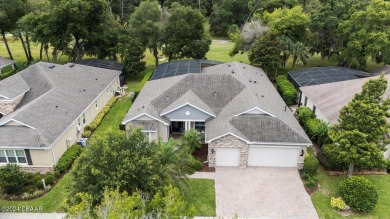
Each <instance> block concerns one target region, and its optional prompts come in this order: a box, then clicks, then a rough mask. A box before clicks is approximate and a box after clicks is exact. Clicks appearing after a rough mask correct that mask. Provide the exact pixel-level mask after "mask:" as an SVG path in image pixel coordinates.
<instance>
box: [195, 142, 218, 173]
mask: <svg viewBox="0 0 390 219" xmlns="http://www.w3.org/2000/svg"><path fill="white" fill-rule="evenodd" d="M208 153H209V146H208V144H202V147H201V148H200V149H199V150H196V151H194V153H192V155H193V156H194V157H195V158H196V159H198V160H200V161H202V162H203V169H201V170H199V172H215V168H214V167H209V163H208V162H207V155H208Z"/></svg>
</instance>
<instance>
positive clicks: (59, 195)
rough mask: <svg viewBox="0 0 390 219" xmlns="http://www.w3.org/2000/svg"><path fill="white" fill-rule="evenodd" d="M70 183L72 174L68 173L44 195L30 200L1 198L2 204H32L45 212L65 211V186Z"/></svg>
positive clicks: (0, 204) (0, 203) (0, 202)
mask: <svg viewBox="0 0 390 219" xmlns="http://www.w3.org/2000/svg"><path fill="white" fill-rule="evenodd" d="M69 183H70V175H69V173H68V174H66V175H65V176H64V177H63V178H62V179H61V180H60V181H59V182H58V183H57V185H55V186H54V187H53V188H52V190H50V191H49V192H48V193H47V194H45V195H44V196H42V197H39V198H37V199H34V200H30V201H6V200H2V199H0V207H1V206H20V207H22V206H31V207H42V211H43V212H47V213H50V212H63V208H62V204H63V200H64V197H65V187H66V186H67V185H68V184H69Z"/></svg>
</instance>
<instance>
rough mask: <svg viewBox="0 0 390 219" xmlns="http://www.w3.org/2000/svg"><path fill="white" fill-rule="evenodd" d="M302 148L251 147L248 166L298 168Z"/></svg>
mask: <svg viewBox="0 0 390 219" xmlns="http://www.w3.org/2000/svg"><path fill="white" fill-rule="evenodd" d="M299 152H300V148H296V147H293V148H290V147H277V146H270V147H249V152H248V166H270V167H296V166H297V162H298V156H299Z"/></svg>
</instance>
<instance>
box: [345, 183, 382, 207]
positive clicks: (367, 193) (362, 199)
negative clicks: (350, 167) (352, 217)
mask: <svg viewBox="0 0 390 219" xmlns="http://www.w3.org/2000/svg"><path fill="white" fill-rule="evenodd" d="M339 189H340V194H341V197H343V200H344V201H345V203H346V204H347V205H349V206H350V207H351V208H352V209H353V210H356V211H364V212H371V211H372V210H373V209H374V208H375V205H376V204H377V202H378V192H377V191H376V190H375V187H374V186H373V185H372V183H371V182H370V181H369V180H368V179H366V178H364V177H361V176H352V177H349V178H348V179H346V180H344V181H342V182H341V183H340V188H339Z"/></svg>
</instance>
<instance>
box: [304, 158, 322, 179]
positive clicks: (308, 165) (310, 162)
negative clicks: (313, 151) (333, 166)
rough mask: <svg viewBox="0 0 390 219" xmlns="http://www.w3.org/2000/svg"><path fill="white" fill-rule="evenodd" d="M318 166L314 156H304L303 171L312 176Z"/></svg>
mask: <svg viewBox="0 0 390 219" xmlns="http://www.w3.org/2000/svg"><path fill="white" fill-rule="evenodd" d="M319 166H320V163H319V162H318V160H317V158H316V157H313V156H308V157H306V158H305V162H304V164H303V171H304V172H305V173H306V174H307V175H309V176H314V175H315V174H316V173H317V170H318V168H319Z"/></svg>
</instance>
